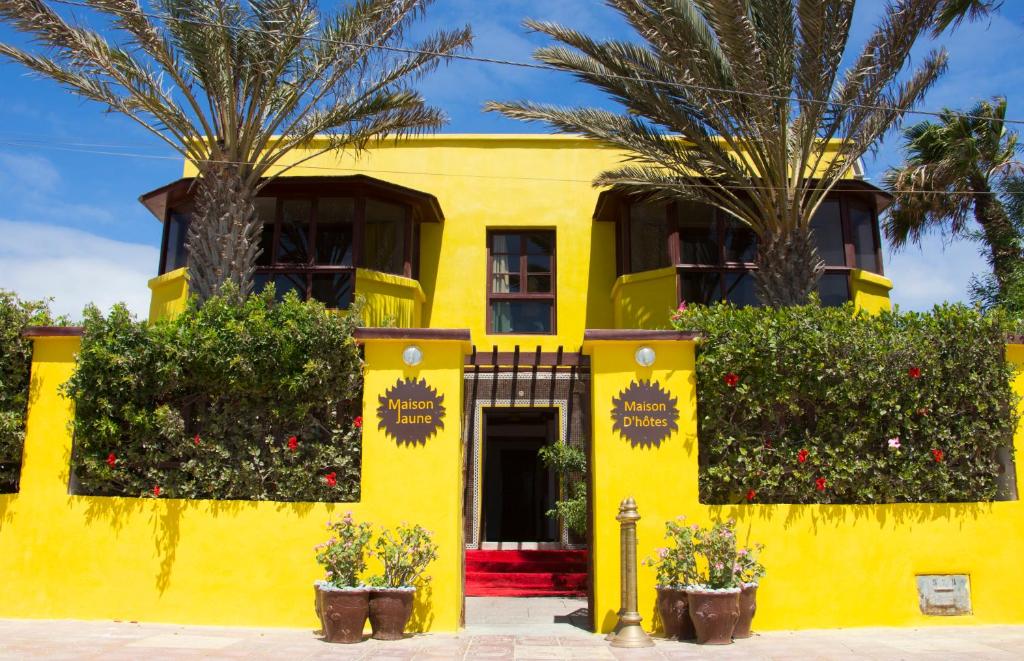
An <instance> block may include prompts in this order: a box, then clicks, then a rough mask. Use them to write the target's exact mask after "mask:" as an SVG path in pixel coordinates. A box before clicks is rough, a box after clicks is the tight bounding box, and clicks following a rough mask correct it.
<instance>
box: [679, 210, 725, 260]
mask: <svg viewBox="0 0 1024 661" xmlns="http://www.w3.org/2000/svg"><path fill="white" fill-rule="evenodd" d="M676 209H677V218H676V219H677V222H678V226H679V262H680V263H681V264H718V259H719V258H718V230H717V225H716V224H715V209H714V207H711V206H708V205H706V204H700V203H697V202H678V203H676Z"/></svg>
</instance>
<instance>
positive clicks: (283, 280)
mask: <svg viewBox="0 0 1024 661" xmlns="http://www.w3.org/2000/svg"><path fill="white" fill-rule="evenodd" d="M254 282H255V286H254V287H253V291H255V292H256V293H259V292H261V291H263V290H264V288H266V286H267V285H268V284H270V283H271V282H273V283H274V300H277V301H280V300H281V299H283V298H284V295H285V294H287V293H288V292H290V291H294V292H295V293H296V294H298V296H299V298H300V299H303V300H305V298H306V276H305V274H303V273H277V274H271V273H257V274H256V276H255V278H254Z"/></svg>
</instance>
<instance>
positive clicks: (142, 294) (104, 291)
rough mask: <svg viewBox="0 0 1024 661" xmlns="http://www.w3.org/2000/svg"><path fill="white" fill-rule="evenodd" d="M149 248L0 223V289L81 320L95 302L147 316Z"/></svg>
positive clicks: (153, 257)
mask: <svg viewBox="0 0 1024 661" xmlns="http://www.w3.org/2000/svg"><path fill="white" fill-rule="evenodd" d="M157 258H158V250H157V249H156V248H154V247H152V246H147V245H142V244H137V243H127V242H124V241H116V240H113V239H105V238H103V237H100V236H97V235H95V234H90V233H89V232H83V231H81V230H76V229H71V228H68V227H58V226H55V225H43V224H39V223H22V222H14V221H10V220H0V289H9V290H12V291H14V292H16V293H17V294H18V295H19V296H21V297H23V298H29V299H41V298H49V297H53V299H54V301H53V310H54V312H56V313H57V314H68V315H70V316H71V318H72V319H80V318H81V313H82V309H83V308H84V307H85V306H86V304H88V303H95V304H96V305H98V306H99V307H100V308H101V309H103V310H106V309H109V308H110V306H112V305H113V304H114V303H117V302H124V303H125V304H127V305H128V307H129V309H131V310H132V311H133V312H134V313H135V314H136V315H138V316H139V317H140V318H144V317H145V316H146V315H147V314H148V312H149V289H148V287H147V286H146V282H147V281H148V280H149V278H151V277H153V275H154V274H155V273H156V266H157Z"/></svg>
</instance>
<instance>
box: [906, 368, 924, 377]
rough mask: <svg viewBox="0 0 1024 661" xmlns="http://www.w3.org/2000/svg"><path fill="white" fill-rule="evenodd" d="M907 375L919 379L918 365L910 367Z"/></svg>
mask: <svg viewBox="0 0 1024 661" xmlns="http://www.w3.org/2000/svg"><path fill="white" fill-rule="evenodd" d="M907 376H909V377H910V378H911V379H920V378H921V368H920V367H911V368H910V369H908V370H907Z"/></svg>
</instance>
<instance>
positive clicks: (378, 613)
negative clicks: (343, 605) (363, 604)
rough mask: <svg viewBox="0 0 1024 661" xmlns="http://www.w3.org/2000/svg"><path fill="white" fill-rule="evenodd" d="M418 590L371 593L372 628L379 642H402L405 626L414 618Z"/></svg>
mask: <svg viewBox="0 0 1024 661" xmlns="http://www.w3.org/2000/svg"><path fill="white" fill-rule="evenodd" d="M415 596H416V590H414V589H410V588H383V589H374V590H373V591H372V592H371V593H370V628H371V629H372V630H373V637H374V638H376V639H377V640H401V639H402V635H403V634H404V633H405V625H406V624H408V623H409V618H410V617H412V600H413V597H415Z"/></svg>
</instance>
